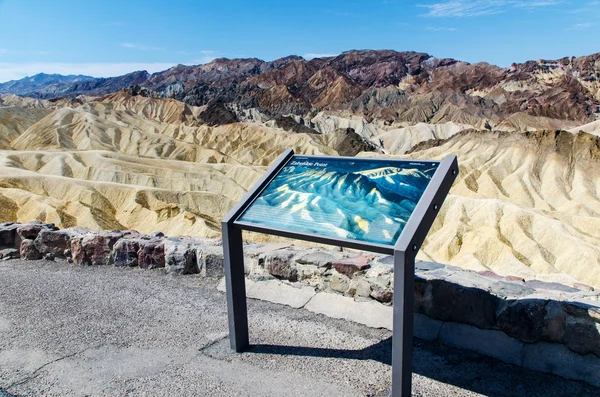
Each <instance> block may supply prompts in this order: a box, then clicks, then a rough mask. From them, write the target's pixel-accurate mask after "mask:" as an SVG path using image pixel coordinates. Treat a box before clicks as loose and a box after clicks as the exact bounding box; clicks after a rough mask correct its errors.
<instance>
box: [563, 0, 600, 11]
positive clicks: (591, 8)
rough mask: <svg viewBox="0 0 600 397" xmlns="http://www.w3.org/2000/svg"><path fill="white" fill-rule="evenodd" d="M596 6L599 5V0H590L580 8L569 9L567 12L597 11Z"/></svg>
mask: <svg viewBox="0 0 600 397" xmlns="http://www.w3.org/2000/svg"><path fill="white" fill-rule="evenodd" d="M598 6H600V1H590V2H589V3H587V4H585V5H584V6H583V7H581V8H575V9H573V10H570V11H569V14H582V13H584V12H594V11H598Z"/></svg>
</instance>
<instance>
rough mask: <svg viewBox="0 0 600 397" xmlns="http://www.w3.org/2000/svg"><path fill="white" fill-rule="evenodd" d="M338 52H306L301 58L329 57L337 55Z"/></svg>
mask: <svg viewBox="0 0 600 397" xmlns="http://www.w3.org/2000/svg"><path fill="white" fill-rule="evenodd" d="M337 55H338V54H333V53H324V54H323V53H322V54H319V53H315V52H308V53H306V54H304V55H302V58H304V59H313V58H329V57H334V56H337Z"/></svg>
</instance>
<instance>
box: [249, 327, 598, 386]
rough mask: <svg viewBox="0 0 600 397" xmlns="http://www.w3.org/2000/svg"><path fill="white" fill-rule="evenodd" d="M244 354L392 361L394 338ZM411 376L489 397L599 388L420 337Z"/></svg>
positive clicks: (254, 347)
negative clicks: (345, 346) (343, 346)
mask: <svg viewBox="0 0 600 397" xmlns="http://www.w3.org/2000/svg"><path fill="white" fill-rule="evenodd" d="M248 353H254V354H276V355H283V356H305V357H326V358H338V359H347V360H374V361H377V362H381V363H383V364H386V365H391V362H392V338H391V337H390V338H387V339H385V340H382V341H381V342H378V343H376V344H374V345H371V346H368V347H366V348H364V349H360V350H345V349H327V348H313V347H304V346H281V345H268V344H261V345H252V346H251V347H250V349H249V350H248ZM413 374H414V375H415V374H416V375H420V376H422V377H425V378H429V379H434V380H436V381H439V382H442V383H446V384H450V385H454V386H456V387H459V388H461V389H465V390H469V391H472V392H475V393H479V394H482V395H485V396H490V397H514V396H519V397H529V396H531V397H534V396H535V397H537V396H540V397H541V396H544V397H545V396H554V397H563V396H564V397H567V396H569V397H570V396H600V389H597V388H595V387H593V386H590V385H588V384H586V383H583V382H579V381H571V380H566V379H563V378H561V377H559V376H556V375H549V374H544V373H541V372H536V371H530V370H527V369H524V368H520V367H517V366H515V365H511V364H506V363H503V362H501V361H499V360H496V359H493V358H490V357H487V356H483V355H480V354H477V353H474V352H471V351H468V350H461V349H456V348H452V347H450V346H446V345H441V344H439V343H432V342H427V341H423V340H420V339H415V342H414V346H413ZM413 384H414V378H413ZM413 392H416V391H415V390H413ZM388 393H389V391H388ZM415 394H416V393H415Z"/></svg>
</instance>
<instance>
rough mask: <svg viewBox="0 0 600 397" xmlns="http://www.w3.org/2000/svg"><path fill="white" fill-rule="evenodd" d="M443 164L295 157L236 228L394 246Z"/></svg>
mask: <svg viewBox="0 0 600 397" xmlns="http://www.w3.org/2000/svg"><path fill="white" fill-rule="evenodd" d="M439 164H440V163H439V162H437V161H427V162H420V161H410V160H393V159H361V158H344V157H311V156H293V157H291V158H290V159H289V160H288V162H287V163H286V165H285V166H284V167H283V168H282V169H281V170H280V171H279V173H278V174H277V175H276V176H275V177H274V178H273V179H272V180H271V182H270V183H269V184H268V185H267V186H266V188H264V190H263V191H262V192H261V193H260V194H259V195H258V197H257V198H256V199H255V200H254V201H253V202H252V204H251V205H250V206H249V207H248V208H247V209H246V211H244V212H243V213H242V215H241V216H240V217H239V218H238V219H237V221H236V223H241V224H242V225H243V224H253V225H260V226H262V227H265V228H272V229H279V230H285V231H290V232H297V233H306V234H313V235H319V236H323V237H328V238H334V239H343V240H358V241H362V242H366V243H372V244H383V245H388V246H391V245H394V244H395V242H396V240H397V239H398V237H399V236H400V233H401V232H402V230H403V228H404V226H405V224H406V222H407V221H408V219H409V218H410V215H411V214H412V212H413V210H414V209H415V207H416V205H417V203H418V202H419V199H420V198H421V196H422V195H423V192H424V191H425V189H426V188H427V186H428V184H429V182H430V180H431V178H432V177H433V174H434V173H435V171H436V170H437V168H438V166H439Z"/></svg>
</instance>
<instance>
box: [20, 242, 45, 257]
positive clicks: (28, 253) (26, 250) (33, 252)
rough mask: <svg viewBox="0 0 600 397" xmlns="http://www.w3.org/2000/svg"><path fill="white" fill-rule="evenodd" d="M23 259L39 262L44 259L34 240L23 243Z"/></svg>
mask: <svg viewBox="0 0 600 397" xmlns="http://www.w3.org/2000/svg"><path fill="white" fill-rule="evenodd" d="M21 259H27V260H38V259H42V254H40V251H38V249H37V248H36V247H35V244H34V242H33V240H23V241H21Z"/></svg>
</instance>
